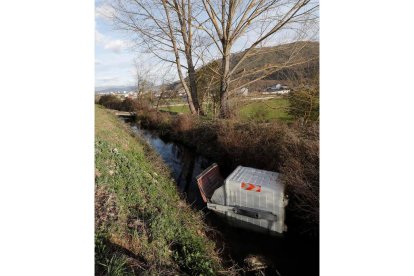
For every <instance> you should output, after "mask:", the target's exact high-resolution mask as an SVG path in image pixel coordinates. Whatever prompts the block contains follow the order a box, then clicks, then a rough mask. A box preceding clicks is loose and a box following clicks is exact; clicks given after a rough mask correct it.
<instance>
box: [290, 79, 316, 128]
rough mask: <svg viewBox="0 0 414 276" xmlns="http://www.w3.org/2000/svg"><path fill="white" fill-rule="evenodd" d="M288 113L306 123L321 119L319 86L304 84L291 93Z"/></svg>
mask: <svg viewBox="0 0 414 276" xmlns="http://www.w3.org/2000/svg"><path fill="white" fill-rule="evenodd" d="M288 99H289V103H290V108H289V110H288V113H289V114H290V115H292V116H293V117H294V118H296V119H302V120H303V121H304V122H305V123H307V122H309V121H317V120H319V86H307V87H306V86H303V87H301V88H299V89H298V90H297V91H293V92H292V93H290V95H289V97H288Z"/></svg>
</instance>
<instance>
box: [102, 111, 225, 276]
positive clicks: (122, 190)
mask: <svg viewBox="0 0 414 276" xmlns="http://www.w3.org/2000/svg"><path fill="white" fill-rule="evenodd" d="M206 231H207V229H206V226H205V225H204V222H203V219H202V215H201V214H200V213H198V212H196V211H194V210H192V209H191V208H190V207H189V206H188V205H187V204H186V203H185V201H184V200H182V199H181V198H180V196H179V194H178V192H177V189H176V184H175V183H174V181H173V180H172V178H171V176H170V173H169V170H168V169H167V168H166V167H165V165H163V163H162V162H161V161H160V159H159V157H157V155H155V154H154V153H153V152H152V151H151V150H150V149H149V147H148V146H146V144H145V143H144V142H142V143H141V142H139V139H138V138H137V137H135V136H134V135H133V134H131V133H130V132H129V130H128V129H127V127H126V126H124V125H123V124H122V123H121V122H120V121H119V120H118V119H117V118H116V117H115V116H114V115H112V114H111V113H110V112H109V111H107V110H105V109H104V108H102V107H100V106H96V108H95V265H96V267H95V269H96V275H128V274H131V275H134V274H141V273H143V272H144V271H145V273H146V274H148V275H182V274H190V275H213V274H217V271H219V270H221V269H222V266H221V262H220V257H219V255H218V253H217V252H216V250H215V245H214V243H213V241H212V240H210V239H208V238H207V232H206Z"/></svg>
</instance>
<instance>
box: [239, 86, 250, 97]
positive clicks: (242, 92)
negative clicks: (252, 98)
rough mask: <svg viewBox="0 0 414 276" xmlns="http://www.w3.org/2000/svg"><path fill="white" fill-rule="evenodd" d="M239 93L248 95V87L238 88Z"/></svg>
mask: <svg viewBox="0 0 414 276" xmlns="http://www.w3.org/2000/svg"><path fill="white" fill-rule="evenodd" d="M240 94H242V95H243V96H248V95H249V89H248V88H247V87H243V88H242V89H240Z"/></svg>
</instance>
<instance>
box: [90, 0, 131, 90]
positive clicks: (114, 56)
mask: <svg viewBox="0 0 414 276" xmlns="http://www.w3.org/2000/svg"><path fill="white" fill-rule="evenodd" d="M111 11H112V8H111V7H110V5H109V4H108V3H107V2H105V1H102V0H97V1H95V87H96V88H101V87H109V86H123V85H135V69H134V68H135V67H134V58H135V57H137V55H138V54H137V53H136V51H134V49H132V48H131V45H132V43H131V42H130V41H129V40H128V35H127V34H126V33H122V32H121V31H119V30H116V29H115V27H114V26H113V25H112V22H111V20H110V18H107V17H105V15H110V13H111Z"/></svg>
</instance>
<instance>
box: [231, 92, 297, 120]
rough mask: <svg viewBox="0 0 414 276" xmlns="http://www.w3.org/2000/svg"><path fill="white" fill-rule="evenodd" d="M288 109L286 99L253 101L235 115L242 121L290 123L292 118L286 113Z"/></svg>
mask: <svg viewBox="0 0 414 276" xmlns="http://www.w3.org/2000/svg"><path fill="white" fill-rule="evenodd" d="M288 107H289V101H288V99H286V98H274V99H269V100H255V101H251V102H247V103H245V104H244V105H243V106H242V107H241V108H240V109H239V110H238V111H237V113H238V116H239V117H240V118H241V119H242V120H254V121H274V120H281V121H290V120H292V117H291V116H290V115H289V114H288V113H287V109H288Z"/></svg>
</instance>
